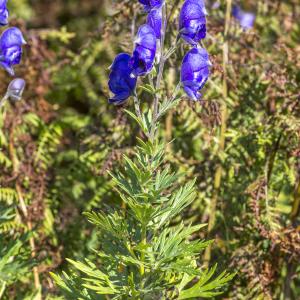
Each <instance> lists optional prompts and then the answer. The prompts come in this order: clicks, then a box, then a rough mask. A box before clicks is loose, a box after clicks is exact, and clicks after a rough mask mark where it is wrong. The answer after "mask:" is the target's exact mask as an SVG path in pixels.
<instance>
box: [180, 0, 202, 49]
mask: <svg viewBox="0 0 300 300" xmlns="http://www.w3.org/2000/svg"><path fill="white" fill-rule="evenodd" d="M205 15H206V10H205V6H204V1H203V0H186V1H185V2H184V4H183V6H182V8H181V11H180V15H179V34H180V36H181V37H182V38H183V39H184V40H185V41H186V42H187V43H189V44H191V45H192V46H196V45H197V44H198V42H199V41H200V40H201V39H204V38H205V37H206V17H205Z"/></svg>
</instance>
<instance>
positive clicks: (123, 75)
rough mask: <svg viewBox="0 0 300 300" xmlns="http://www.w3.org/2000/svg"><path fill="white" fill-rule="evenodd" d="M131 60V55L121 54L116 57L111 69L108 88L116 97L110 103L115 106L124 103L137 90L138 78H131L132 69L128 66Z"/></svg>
mask: <svg viewBox="0 0 300 300" xmlns="http://www.w3.org/2000/svg"><path fill="white" fill-rule="evenodd" d="M129 60H130V55H129V54H127V53H121V54H119V55H117V56H116V58H115V60H114V62H113V64H112V65H111V67H110V70H111V72H110V74H109V81H108V86H109V89H110V90H111V92H113V93H114V94H115V96H114V97H113V98H110V99H109V103H112V104H115V105H120V104H122V103H124V102H125V101H126V100H127V98H129V97H130V96H131V95H132V93H133V91H134V89H135V86H136V78H133V77H131V76H130V74H131V72H132V68H130V67H129V65H128V63H129Z"/></svg>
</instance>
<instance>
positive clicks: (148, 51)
mask: <svg viewBox="0 0 300 300" xmlns="http://www.w3.org/2000/svg"><path fill="white" fill-rule="evenodd" d="M139 2H140V3H141V4H142V5H143V7H144V10H145V11H146V12H147V13H148V15H147V23H146V24H144V25H142V26H140V28H139V29H138V33H137V36H136V39H135V41H134V43H135V46H134V50H133V53H132V55H131V56H129V54H127V53H121V54H119V55H118V56H117V57H116V58H115V61H114V62H113V64H112V66H111V73H110V76H109V83H108V85H109V88H110V90H111V92H113V93H114V96H113V97H112V98H110V99H109V102H110V103H113V104H116V105H120V104H123V103H124V102H125V101H126V100H127V99H128V98H129V97H130V95H132V94H133V93H134V91H135V88H136V81H137V80H136V78H137V77H139V76H145V75H146V74H148V73H149V72H151V70H152V68H153V66H154V63H155V57H159V56H158V55H157V49H158V48H159V47H160V46H161V47H163V45H161V39H162V33H163V32H164V30H165V28H163V23H164V22H163V18H164V16H163V8H164V6H165V5H166V4H165V2H164V1H163V0H139ZM179 36H180V37H182V39H183V40H184V41H185V42H187V43H188V44H190V45H191V46H192V47H193V48H192V49H191V50H190V51H189V52H188V53H187V54H186V55H185V57H184V59H183V62H182V68H181V84H182V86H183V88H184V90H185V92H186V94H187V95H188V96H189V97H190V98H191V99H192V100H195V101H196V100H199V99H200V97H201V94H200V92H199V91H200V90H201V89H202V87H203V86H204V84H205V82H206V81H207V79H208V77H209V66H210V62H209V57H208V54H207V52H206V50H205V49H204V48H201V47H200V46H199V42H200V41H201V40H202V39H204V38H205V37H206V10H205V6H204V1H203V0H185V2H184V4H183V6H182V9H181V11H180V17H179Z"/></svg>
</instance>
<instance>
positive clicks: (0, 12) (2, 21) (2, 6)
mask: <svg viewBox="0 0 300 300" xmlns="http://www.w3.org/2000/svg"><path fill="white" fill-rule="evenodd" d="M6 3H7V0H0V26H5V25H7V24H8V10H7V7H6Z"/></svg>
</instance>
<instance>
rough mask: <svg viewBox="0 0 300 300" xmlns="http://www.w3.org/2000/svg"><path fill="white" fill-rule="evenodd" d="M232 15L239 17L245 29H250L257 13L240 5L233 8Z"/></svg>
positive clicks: (238, 19)
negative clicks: (244, 9) (248, 10)
mask: <svg viewBox="0 0 300 300" xmlns="http://www.w3.org/2000/svg"><path fill="white" fill-rule="evenodd" d="M232 15H233V16H234V17H235V18H236V19H237V21H238V22H239V23H240V25H241V27H243V29H250V28H252V27H253V25H254V21H255V14H254V13H251V12H246V11H243V10H242V9H241V8H240V7H239V6H238V5H235V6H234V7H233V9H232Z"/></svg>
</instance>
